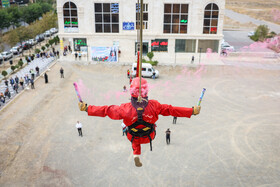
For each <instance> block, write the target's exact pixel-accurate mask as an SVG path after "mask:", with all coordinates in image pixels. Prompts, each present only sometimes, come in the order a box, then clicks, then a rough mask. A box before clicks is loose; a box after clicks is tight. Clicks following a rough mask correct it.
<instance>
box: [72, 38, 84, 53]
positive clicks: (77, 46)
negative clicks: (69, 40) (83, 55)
mask: <svg viewBox="0 0 280 187" xmlns="http://www.w3.org/2000/svg"><path fill="white" fill-rule="evenodd" d="M73 41H74V51H80V50H81V46H87V39H86V38H73Z"/></svg>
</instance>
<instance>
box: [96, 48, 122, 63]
mask: <svg viewBox="0 0 280 187" xmlns="http://www.w3.org/2000/svg"><path fill="white" fill-rule="evenodd" d="M91 59H92V60H93V61H97V62H118V46H113V47H91Z"/></svg>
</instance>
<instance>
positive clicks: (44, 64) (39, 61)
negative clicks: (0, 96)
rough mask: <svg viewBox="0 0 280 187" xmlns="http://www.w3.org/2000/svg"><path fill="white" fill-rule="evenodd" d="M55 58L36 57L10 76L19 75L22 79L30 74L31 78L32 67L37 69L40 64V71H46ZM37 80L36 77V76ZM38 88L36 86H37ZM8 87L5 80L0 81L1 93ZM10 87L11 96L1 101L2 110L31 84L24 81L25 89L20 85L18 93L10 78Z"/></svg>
mask: <svg viewBox="0 0 280 187" xmlns="http://www.w3.org/2000/svg"><path fill="white" fill-rule="evenodd" d="M54 60H55V57H51V58H36V59H35V60H34V61H32V62H31V63H29V64H28V65H26V66H25V67H24V68H23V69H21V70H20V71H18V72H16V73H15V74H13V75H12V76H10V78H11V77H12V78H13V79H14V78H15V77H16V76H18V78H19V79H20V78H21V77H22V78H24V76H25V75H26V74H28V76H29V78H31V74H30V72H29V71H30V69H33V70H34V71H35V68H36V67H37V66H38V67H39V69H40V72H44V71H45V70H47V69H48V66H49V65H50V64H51V63H52V62H53V61H54ZM35 80H36V78H35ZM35 88H36V87H35ZM6 89H7V86H6V85H5V80H2V81H1V82H0V93H1V92H3V93H4V92H5V90H6ZM8 89H9V91H10V93H11V97H10V98H8V97H6V98H5V103H2V102H0V104H1V106H0V110H1V109H2V108H3V107H4V106H5V105H6V104H7V103H9V102H10V101H11V100H13V99H14V98H15V96H16V95H17V94H19V93H20V92H22V91H23V90H24V89H29V86H28V85H27V84H25V82H24V89H22V87H21V86H20V85H19V89H18V93H16V91H15V90H14V89H13V87H12V85H11V84H10V80H9V84H8Z"/></svg>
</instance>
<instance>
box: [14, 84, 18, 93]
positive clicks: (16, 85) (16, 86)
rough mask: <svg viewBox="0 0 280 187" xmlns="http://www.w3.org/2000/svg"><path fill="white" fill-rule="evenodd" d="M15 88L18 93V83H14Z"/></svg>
mask: <svg viewBox="0 0 280 187" xmlns="http://www.w3.org/2000/svg"><path fill="white" fill-rule="evenodd" d="M14 90H15V91H16V93H18V83H15V84H14Z"/></svg>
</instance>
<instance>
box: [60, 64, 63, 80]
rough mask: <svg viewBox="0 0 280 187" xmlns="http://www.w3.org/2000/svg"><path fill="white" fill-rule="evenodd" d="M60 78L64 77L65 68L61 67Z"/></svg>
mask: <svg viewBox="0 0 280 187" xmlns="http://www.w3.org/2000/svg"><path fill="white" fill-rule="evenodd" d="M60 78H64V70H63V68H62V67H61V68H60Z"/></svg>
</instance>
